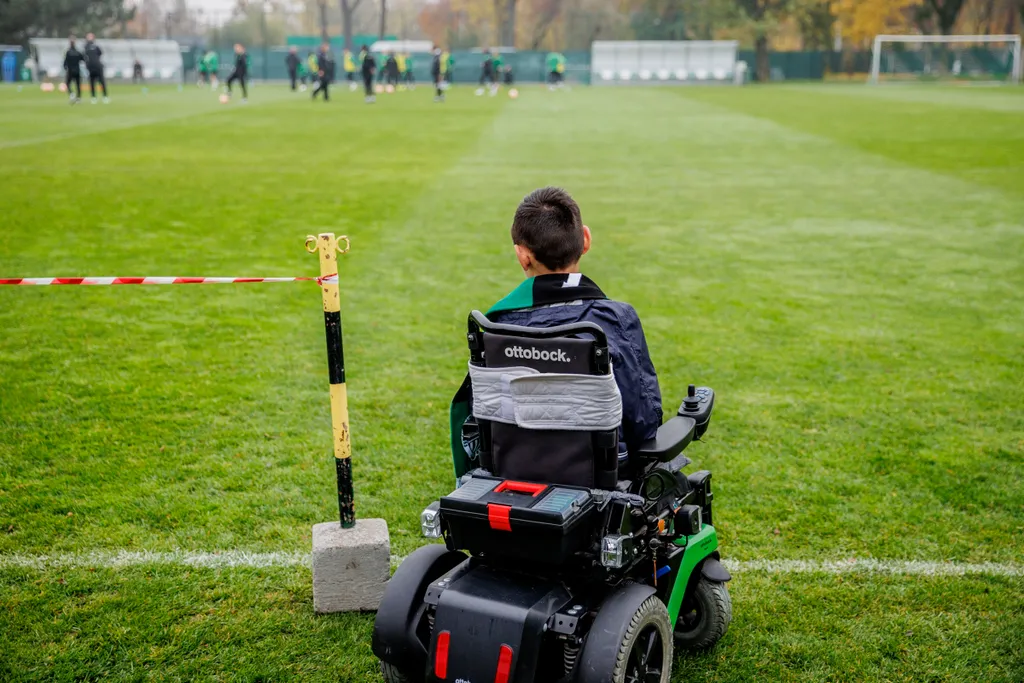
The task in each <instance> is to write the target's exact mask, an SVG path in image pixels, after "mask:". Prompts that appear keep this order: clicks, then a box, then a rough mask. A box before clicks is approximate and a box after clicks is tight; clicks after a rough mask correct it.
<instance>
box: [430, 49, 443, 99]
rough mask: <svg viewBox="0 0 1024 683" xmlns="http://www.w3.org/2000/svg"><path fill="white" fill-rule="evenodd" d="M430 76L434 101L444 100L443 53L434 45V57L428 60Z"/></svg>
mask: <svg viewBox="0 0 1024 683" xmlns="http://www.w3.org/2000/svg"><path fill="white" fill-rule="evenodd" d="M430 77H431V78H432V79H433V80H434V101H435V102H444V81H443V80H442V79H443V77H444V53H443V52H441V48H439V47H438V46H437V45H435V46H434V58H433V59H432V60H430Z"/></svg>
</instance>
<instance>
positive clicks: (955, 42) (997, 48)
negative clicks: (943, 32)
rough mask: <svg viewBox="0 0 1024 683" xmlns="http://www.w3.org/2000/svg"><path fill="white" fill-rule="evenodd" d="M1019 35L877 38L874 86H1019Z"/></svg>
mask: <svg viewBox="0 0 1024 683" xmlns="http://www.w3.org/2000/svg"><path fill="white" fill-rule="evenodd" d="M1020 42H1021V41H1020V36H1017V35H1005V36H885V35H883V36H876V37H875V44H874V49H873V50H872V55H871V81H870V82H871V83H878V82H880V81H887V80H895V81H901V80H902V81H916V80H921V81H949V80H960V81H982V82H985V81H987V82H994V81H995V82H998V81H1001V82H1009V83H1017V82H1019V81H1020V78H1021V53H1020Z"/></svg>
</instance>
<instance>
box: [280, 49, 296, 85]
mask: <svg viewBox="0 0 1024 683" xmlns="http://www.w3.org/2000/svg"><path fill="white" fill-rule="evenodd" d="M284 65H285V66H286V67H287V68H288V79H289V80H291V82H292V90H295V89H296V87H297V83H298V80H299V48H297V47H295V46H294V45H292V46H291V48H289V50H288V56H287V57H285V58H284Z"/></svg>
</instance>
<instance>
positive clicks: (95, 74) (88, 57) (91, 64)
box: [85, 33, 110, 104]
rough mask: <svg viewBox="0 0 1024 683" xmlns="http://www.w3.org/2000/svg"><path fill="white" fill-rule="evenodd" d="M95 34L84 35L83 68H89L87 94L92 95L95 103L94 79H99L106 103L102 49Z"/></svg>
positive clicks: (107, 98)
mask: <svg viewBox="0 0 1024 683" xmlns="http://www.w3.org/2000/svg"><path fill="white" fill-rule="evenodd" d="M95 40H96V36H94V35H93V34H91V33H87V34H86V35H85V68H86V69H88V70H89V94H90V95H91V96H92V103H93V104H96V81H99V83H100V87H101V88H102V89H103V104H108V103H109V102H110V98H109V97H107V78H106V76H105V75H104V74H103V61H102V60H101V57H103V50H101V49H100V46H99V45H97V44H96V42H95Z"/></svg>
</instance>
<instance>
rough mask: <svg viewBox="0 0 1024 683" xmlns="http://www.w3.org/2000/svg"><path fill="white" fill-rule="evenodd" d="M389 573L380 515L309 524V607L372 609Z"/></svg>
mask: <svg viewBox="0 0 1024 683" xmlns="http://www.w3.org/2000/svg"><path fill="white" fill-rule="evenodd" d="M390 577H391V542H390V540H389V538H388V523H387V522H385V521H384V520H383V519H360V520H357V521H356V525H355V526H354V527H352V528H351V529H342V528H341V524H339V523H338V522H324V523H323V524H314V525H313V611H315V612H316V613H317V614H330V613H333V612H358V611H372V610H375V609H377V605H379V604H380V599H381V596H383V595H384V584H386V583H387V581H388V579H389V578H390Z"/></svg>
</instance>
